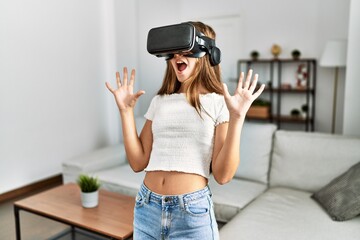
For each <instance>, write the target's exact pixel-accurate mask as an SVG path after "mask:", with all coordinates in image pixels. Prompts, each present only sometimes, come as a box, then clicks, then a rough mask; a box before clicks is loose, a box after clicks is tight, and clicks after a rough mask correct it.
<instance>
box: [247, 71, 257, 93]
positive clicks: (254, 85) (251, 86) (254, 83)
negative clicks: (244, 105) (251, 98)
mask: <svg viewBox="0 0 360 240" xmlns="http://www.w3.org/2000/svg"><path fill="white" fill-rule="evenodd" d="M258 77H259V75H258V74H255V76H254V80H253V81H252V82H251V85H250V88H249V90H250V91H251V92H254V90H255V87H256V85H257V81H258Z"/></svg>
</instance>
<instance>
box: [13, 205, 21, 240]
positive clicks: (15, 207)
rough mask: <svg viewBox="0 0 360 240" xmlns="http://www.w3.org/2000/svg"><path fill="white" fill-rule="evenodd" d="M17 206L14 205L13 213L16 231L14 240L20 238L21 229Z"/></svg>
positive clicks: (19, 239)
mask: <svg viewBox="0 0 360 240" xmlns="http://www.w3.org/2000/svg"><path fill="white" fill-rule="evenodd" d="M19 210H20V209H19V208H18V207H17V206H14V214H15V231H16V240H21V229H20V214H19Z"/></svg>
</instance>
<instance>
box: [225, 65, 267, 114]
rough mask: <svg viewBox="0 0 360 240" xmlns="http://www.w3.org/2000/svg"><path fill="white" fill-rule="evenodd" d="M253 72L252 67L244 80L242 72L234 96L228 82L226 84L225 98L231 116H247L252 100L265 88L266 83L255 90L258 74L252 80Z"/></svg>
mask: <svg viewBox="0 0 360 240" xmlns="http://www.w3.org/2000/svg"><path fill="white" fill-rule="evenodd" d="M252 73H253V70H252V69H250V70H249V71H248V73H247V75H246V79H245V81H244V73H243V72H241V74H240V78H239V82H238V85H237V88H236V90H235V93H234V95H233V96H231V95H230V93H229V90H228V88H227V86H226V84H224V98H225V102H226V106H227V108H228V110H229V113H230V115H231V116H234V117H237V118H239V117H241V116H245V115H246V113H247V111H248V110H249V108H250V106H251V104H252V102H253V101H254V100H255V99H256V98H258V97H259V96H260V94H261V93H262V92H263V90H264V88H265V85H264V84H262V85H261V87H260V88H259V89H258V90H257V91H255V87H256V85H257V80H258V74H255V76H254V79H253V81H251V78H252ZM254 91H255V92H254Z"/></svg>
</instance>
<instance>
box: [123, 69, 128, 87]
mask: <svg viewBox="0 0 360 240" xmlns="http://www.w3.org/2000/svg"><path fill="white" fill-rule="evenodd" d="M123 71H124V75H123V77H124V79H123V80H124V85H125V86H127V84H128V71H127V67H124V70H123Z"/></svg>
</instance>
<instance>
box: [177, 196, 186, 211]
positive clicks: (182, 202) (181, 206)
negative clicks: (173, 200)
mask: <svg viewBox="0 0 360 240" xmlns="http://www.w3.org/2000/svg"><path fill="white" fill-rule="evenodd" d="M178 199H179V205H180V208H181V210H185V203H184V195H179V196H178Z"/></svg>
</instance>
